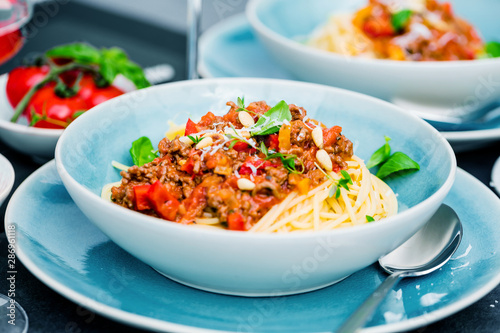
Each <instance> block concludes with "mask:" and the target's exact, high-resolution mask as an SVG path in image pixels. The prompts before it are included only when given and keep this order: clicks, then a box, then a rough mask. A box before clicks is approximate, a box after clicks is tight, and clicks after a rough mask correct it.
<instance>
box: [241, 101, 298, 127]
mask: <svg viewBox="0 0 500 333" xmlns="http://www.w3.org/2000/svg"><path fill="white" fill-rule="evenodd" d="M285 120H286V121H291V120H292V114H291V113H290V108H289V107H288V104H286V102H285V101H281V102H279V103H278V104H276V105H275V106H274V107H273V108H271V109H269V110H268V111H267V112H266V113H264V114H263V115H261V116H260V118H259V120H257V122H256V123H255V125H253V126H252V127H251V128H250V133H251V134H252V135H269V134H273V133H276V132H278V131H279V130H280V128H281V125H282V124H283V122H284V121H285Z"/></svg>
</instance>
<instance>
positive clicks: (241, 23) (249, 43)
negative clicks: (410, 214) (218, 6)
mask: <svg viewBox="0 0 500 333" xmlns="http://www.w3.org/2000/svg"><path fill="white" fill-rule="evenodd" d="M199 46H200V55H199V63H198V71H199V73H200V75H201V76H203V77H205V78H210V77H261V78H278V79H288V80H296V81H300V80H299V79H298V78H296V77H295V76H294V75H293V74H291V73H289V72H288V71H286V70H285V69H283V68H282V67H281V65H280V64H279V63H278V62H277V61H276V60H275V59H274V58H272V57H271V55H270V54H269V53H268V52H267V50H266V49H265V48H264V46H263V45H261V43H260V42H259V40H258V39H257V36H256V35H255V34H254V33H253V30H252V27H251V26H250V24H249V23H248V20H247V19H246V17H245V15H244V14H238V15H235V16H233V17H230V18H228V19H226V20H224V21H222V22H220V23H218V24H216V25H215V26H213V27H211V28H210V29H209V30H207V31H206V32H205V33H203V35H202V36H201V38H200V44H199ZM431 124H432V123H431ZM440 126H441V127H442V128H444V127H443V126H444V124H443V123H441V124H440ZM436 128H438V129H439V126H437V127H436ZM445 128H446V131H443V132H442V134H443V136H444V137H445V138H446V139H447V140H448V141H449V142H450V144H451V145H452V146H453V149H454V150H455V151H464V150H471V149H477V148H478V147H479V146H480V145H484V144H487V143H490V142H491V141H496V140H500V122H498V121H495V122H491V123H485V124H476V125H474V126H472V127H471V126H469V127H466V126H456V125H453V124H448V125H447V126H446V127H445Z"/></svg>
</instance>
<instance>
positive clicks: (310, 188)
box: [102, 100, 397, 233]
mask: <svg viewBox="0 0 500 333" xmlns="http://www.w3.org/2000/svg"><path fill="white" fill-rule="evenodd" d="M228 105H229V106H230V110H229V112H228V113H227V114H225V115H223V116H215V115H214V114H213V113H211V112H209V113H207V114H206V115H205V116H203V117H202V118H201V120H200V121H199V122H197V123H195V122H193V121H191V120H190V119H189V120H188V122H187V124H186V126H185V128H184V129H182V128H179V127H178V126H171V131H169V132H168V133H167V134H166V137H165V138H164V139H163V140H161V141H160V143H159V145H158V153H159V156H157V157H155V156H153V158H154V159H153V160H152V161H151V162H149V163H146V164H144V165H142V166H138V165H135V166H132V167H130V168H126V170H124V171H122V172H121V175H122V177H123V178H122V180H121V182H119V183H114V184H108V185H107V186H105V187H104V188H103V191H102V192H103V193H102V196H103V198H105V199H108V200H112V201H113V202H115V203H117V204H119V205H121V206H124V207H127V208H130V209H133V210H136V211H139V212H141V213H144V214H147V215H152V216H156V217H160V218H163V219H165V220H169V221H174V222H178V223H183V224H191V225H196V226H201V227H217V228H223V229H230V230H241V231H251V232H268V233H270V232H291V231H300V230H301V231H306V230H327V229H333V228H342V227H347V226H354V225H359V224H363V223H368V222H371V221H376V220H380V219H383V218H385V217H388V216H391V215H394V214H395V213H396V212H397V201H396V196H395V195H394V193H393V192H392V190H391V189H390V188H389V187H388V186H387V185H386V184H385V183H384V182H382V181H381V180H380V179H378V178H377V177H375V176H373V175H372V174H370V172H369V171H368V169H367V168H366V166H365V164H364V163H363V161H362V160H361V159H359V158H358V157H356V156H355V155H353V151H352V143H351V141H349V140H348V139H347V138H346V137H345V136H343V135H342V134H341V131H342V128H341V127H339V126H333V127H331V128H327V127H326V126H324V125H323V124H321V123H320V122H318V121H316V120H313V119H310V118H308V117H307V114H306V111H305V110H304V109H303V108H301V107H297V106H295V105H293V104H290V105H287V104H286V103H285V102H284V101H281V102H280V103H278V104H277V105H276V106H275V107H273V108H271V107H270V106H269V105H267V104H266V103H265V102H254V103H250V104H249V105H248V106H246V107H245V105H244V103H243V101H241V100H239V102H238V105H237V104H235V103H233V102H228ZM181 135H182V136H181Z"/></svg>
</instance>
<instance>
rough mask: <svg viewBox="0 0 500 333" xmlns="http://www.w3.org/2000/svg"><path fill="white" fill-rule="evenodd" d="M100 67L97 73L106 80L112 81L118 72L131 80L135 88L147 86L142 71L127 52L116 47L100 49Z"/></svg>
mask: <svg viewBox="0 0 500 333" xmlns="http://www.w3.org/2000/svg"><path fill="white" fill-rule="evenodd" d="M101 53H102V59H101V67H100V70H99V73H100V74H101V75H102V76H103V78H104V79H105V80H106V81H107V82H108V83H110V84H111V83H112V82H113V80H114V79H115V77H116V76H117V75H118V74H122V75H123V76H125V77H126V78H127V79H129V80H130V81H132V83H133V84H134V85H135V86H136V88H137V89H142V88H146V87H149V86H150V85H151V84H150V83H149V81H148V80H147V79H146V76H145V75H144V71H143V70H142V68H141V67H140V66H138V65H137V64H136V63H134V62H132V61H130V60H129V59H128V57H127V54H126V53H125V52H124V51H123V50H121V49H119V48H117V47H113V48H110V49H102V50H101Z"/></svg>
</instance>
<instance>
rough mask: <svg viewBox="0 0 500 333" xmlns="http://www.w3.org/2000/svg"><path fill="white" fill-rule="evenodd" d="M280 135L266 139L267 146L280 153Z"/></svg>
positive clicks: (273, 135) (269, 136) (272, 135)
mask: <svg viewBox="0 0 500 333" xmlns="http://www.w3.org/2000/svg"><path fill="white" fill-rule="evenodd" d="M279 145H280V140H279V135H278V134H270V135H268V136H267V138H266V146H267V149H269V150H274V151H279Z"/></svg>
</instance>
